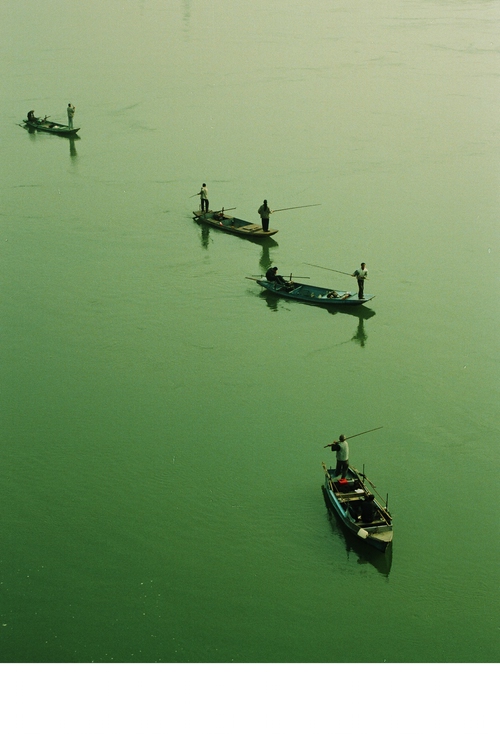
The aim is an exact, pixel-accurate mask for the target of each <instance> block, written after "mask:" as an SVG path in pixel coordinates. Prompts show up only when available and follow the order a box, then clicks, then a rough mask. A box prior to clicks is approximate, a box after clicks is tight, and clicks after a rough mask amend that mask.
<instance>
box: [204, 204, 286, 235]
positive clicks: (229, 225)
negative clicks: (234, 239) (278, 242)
mask: <svg viewBox="0 0 500 750" xmlns="http://www.w3.org/2000/svg"><path fill="white" fill-rule="evenodd" d="M193 213H194V217H193V218H194V220H195V221H197V222H199V223H200V224H206V225H207V226H209V227H215V228H216V229H222V231H223V232H229V233H230V234H237V235H238V236H239V237H248V238H250V239H262V238H263V237H271V235H273V234H276V233H277V232H278V230H277V229H269V231H267V232H264V230H263V229H262V227H261V225H260V224H252V222H250V221H245V219H237V218H236V217H235V216H228V215H227V214H225V213H224V209H222V210H221V211H193Z"/></svg>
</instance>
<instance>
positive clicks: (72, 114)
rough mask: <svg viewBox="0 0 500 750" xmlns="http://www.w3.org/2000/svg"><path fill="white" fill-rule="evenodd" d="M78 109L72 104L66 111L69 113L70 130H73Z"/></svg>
mask: <svg viewBox="0 0 500 750" xmlns="http://www.w3.org/2000/svg"><path fill="white" fill-rule="evenodd" d="M75 110H76V107H74V106H73V105H72V104H71V103H70V104H68V109H67V110H66V111H67V113H68V128H70V129H71V130H73V117H74V114H75Z"/></svg>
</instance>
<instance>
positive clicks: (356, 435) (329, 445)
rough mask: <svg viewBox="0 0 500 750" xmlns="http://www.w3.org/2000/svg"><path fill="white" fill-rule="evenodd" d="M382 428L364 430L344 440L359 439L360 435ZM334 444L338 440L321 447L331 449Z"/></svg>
mask: <svg viewBox="0 0 500 750" xmlns="http://www.w3.org/2000/svg"><path fill="white" fill-rule="evenodd" d="M381 429H382V427H374V428H373V430H365V431H364V432H357V433H356V434H355V435H349V437H346V440H352V439H353V438H355V437H359V436H360V435H366V434H367V433H368V432H375V431H376V430H381ZM335 443H338V440H335V441H334V442H333V443H328V445H325V446H323V447H324V448H331V446H332V445H334V444H335Z"/></svg>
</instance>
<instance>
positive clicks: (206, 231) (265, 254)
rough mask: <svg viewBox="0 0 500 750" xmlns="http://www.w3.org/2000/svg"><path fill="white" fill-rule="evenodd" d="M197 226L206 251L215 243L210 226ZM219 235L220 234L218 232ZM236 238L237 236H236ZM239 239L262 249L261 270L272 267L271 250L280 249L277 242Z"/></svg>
mask: <svg viewBox="0 0 500 750" xmlns="http://www.w3.org/2000/svg"><path fill="white" fill-rule="evenodd" d="M195 223H196V224H197V226H198V227H199V229H200V230H201V231H200V241H201V246H202V247H203V248H204V249H207V247H208V245H209V244H210V242H213V241H214V240H213V238H211V237H210V226H209V225H208V224H203V223H201V222H200V223H198V222H195ZM216 234H218V232H216ZM235 236H236V235H235ZM237 239H239V240H241V239H243V240H247V241H248V240H250V243H251V244H252V245H260V247H261V248H262V255H261V257H260V260H259V263H260V266H261V268H262V269H263V270H264V273H265V271H267V269H268V268H269V266H270V265H271V261H270V260H269V249H270V248H271V247H278V243H277V242H276V240H273V238H272V237H260V238H259V237H237ZM242 247H244V245H242Z"/></svg>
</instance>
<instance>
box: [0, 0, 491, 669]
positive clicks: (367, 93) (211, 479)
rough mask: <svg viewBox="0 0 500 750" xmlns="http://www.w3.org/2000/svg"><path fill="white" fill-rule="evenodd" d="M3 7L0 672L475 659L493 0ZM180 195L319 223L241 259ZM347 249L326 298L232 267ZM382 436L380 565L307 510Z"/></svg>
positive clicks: (237, 242) (366, 461)
mask: <svg viewBox="0 0 500 750" xmlns="http://www.w3.org/2000/svg"><path fill="white" fill-rule="evenodd" d="M0 13H1V18H2V23H3V26H4V29H5V37H6V39H7V40H8V41H7V42H6V43H5V44H4V46H3V48H2V51H1V52H0V61H1V62H0V65H1V71H2V82H3V92H4V94H3V102H4V106H3V110H2V111H3V116H2V121H1V128H0V149H1V154H0V157H1V162H2V174H3V179H2V181H1V187H0V196H1V209H0V213H1V215H2V231H1V234H0V241H1V250H2V253H1V275H0V278H1V296H0V301H1V337H2V339H1V341H2V354H3V356H2V359H1V365H0V366H1V381H0V382H1V385H2V387H1V391H0V398H1V412H2V426H3V429H2V431H1V437H2V446H1V471H0V481H1V490H2V504H1V508H2V513H1V523H0V585H1V587H0V624H1V626H2V627H1V630H0V649H1V651H0V654H1V659H2V660H3V661H4V662H6V661H9V662H10V661H14V662H24V661H30V662H33V661H34V662H61V661H64V662H82V661H101V662H108V661H123V662H134V661H148V662H152V661H165V662H177V661H178V662H186V661H195V662H220V661H224V662H226V661H239V662H251V661H258V662H268V661H272V662H300V661H309V662H373V661H393V662H415V661H417V662H421V661H426V662H433V661H440V662H442V661H446V662H449V661H474V662H483V661H497V660H498V658H499V655H500V648H499V629H498V622H499V606H498V586H499V569H498V551H497V548H498V544H497V541H496V540H497V536H498V532H499V511H498V507H499V506H498V501H497V499H496V493H495V491H494V487H495V480H496V476H497V468H496V465H497V457H498V447H499V446H498V442H499V441H498V417H499V415H498V404H499V400H498V396H499V393H498V383H499V354H498V352H499V347H498V343H499V341H498V308H499V305H498V277H499V252H500V243H499V220H498V166H499V156H500V154H499V151H500V149H499V145H500V129H499V125H498V123H499V120H500V117H499V116H500V106H499V104H498V102H499V93H500V91H499V83H500V46H499V42H498V39H499V38H500V37H499V33H500V14H499V11H498V4H497V3H494V2H479V1H476V2H466V1H464V2H460V1H456V2H446V1H445V0H443V1H442V2H438V1H437V0H434V1H429V2H426V1H425V0H415V2H411V1H410V2H405V3H401V2H396V0H389V1H388V2H387V3H383V4H380V3H372V2H369V0H359V2H356V3H347V2H327V0H313V1H312V4H311V3H309V4H308V5H307V6H303V7H302V6H300V5H299V4H298V3H295V2H290V0H288V1H287V0H277V2H275V3H273V4H272V5H271V6H270V5H269V3H264V2H262V0H254V2H252V3H250V2H240V3H238V4H228V3H224V2H222V0H213V2H211V3H210V4H207V3H200V2H195V0H176V1H175V2H169V3H164V2H160V0H135V1H132V2H129V3H122V2H117V1H116V0H110V1H109V2H107V3H105V4H102V3H98V2H95V0H91V1H90V2H88V3H85V4H83V5H82V4H81V3H75V2H65V3H53V4H51V5H50V6H47V5H44V6H43V7H41V6H36V5H33V3H30V2H27V1H26V0H21V1H20V2H16V3H14V2H12V1H11V0H6V2H5V3H4V5H3V8H2V10H1V11H0ZM69 101H71V102H72V103H74V104H75V106H76V116H75V125H77V126H79V127H81V130H80V133H79V135H80V136H81V138H80V139H76V140H73V141H68V140H65V139H62V138H56V137H55V136H49V135H45V134H40V133H36V134H33V135H30V134H29V133H27V132H26V131H24V130H22V129H20V128H19V127H18V126H17V124H18V123H19V122H21V120H22V118H23V117H24V116H25V114H26V112H27V111H28V110H29V109H33V108H34V109H35V112H36V114H37V115H40V116H43V115H45V114H47V115H49V116H50V117H51V118H52V119H54V120H56V121H62V122H64V121H65V110H66V105H67V103H68V102H69ZM202 182H207V184H208V187H209V194H210V200H211V205H212V207H214V208H220V207H221V206H226V207H229V206H235V207H236V209H235V211H234V213H235V214H236V215H237V216H241V217H243V218H246V219H249V220H251V221H256V220H257V208H258V206H259V205H260V203H261V202H262V199H263V198H267V199H268V201H269V203H270V205H271V207H272V208H282V207H287V206H296V205H302V204H309V203H321V206H319V207H315V208H309V209H305V210H302V211H298V210H297V211H289V212H282V213H277V214H276V215H275V216H273V217H272V220H271V225H272V226H275V227H276V228H277V229H278V230H279V233H278V234H277V235H276V236H275V238H274V239H275V241H273V242H270V243H269V244H267V245H264V246H263V245H259V244H256V243H252V242H249V241H245V240H242V239H239V238H237V237H232V236H229V235H224V234H222V233H217V232H216V231H213V230H203V229H202V228H200V227H199V226H197V225H196V224H195V223H194V222H193V221H192V219H191V216H192V211H193V210H195V209H196V208H197V199H196V198H190V197H189V196H191V195H193V193H196V192H197V191H198V190H199V189H200V185H201V183H202ZM362 260H363V261H366V263H367V265H368V268H369V271H370V279H369V281H368V282H367V291H369V292H370V293H371V294H375V295H376V298H375V300H373V302H372V303H370V305H369V308H368V307H367V308H364V309H361V310H357V311H355V312H352V313H346V312H335V311H328V310H325V309H319V308H315V307H313V306H307V305H301V304H299V303H293V302H289V301H287V300H279V299H275V298H272V297H268V296H266V294H265V293H264V292H262V291H261V290H260V288H259V287H258V286H257V285H256V284H253V283H252V282H251V281H248V280H246V279H245V277H246V276H249V275H251V274H258V273H260V272H261V271H263V270H265V269H266V268H267V266H268V265H269V264H270V263H273V264H275V265H278V266H279V269H280V271H281V272H283V273H290V272H293V273H294V274H296V275H304V276H306V275H310V276H311V278H312V281H313V283H317V284H321V285H324V286H336V287H337V288H340V289H343V288H347V289H351V290H352V289H354V285H353V283H352V282H353V281H354V280H351V279H349V278H348V277H346V276H341V275H338V274H333V273H331V272H328V271H322V270H320V269H314V268H311V267H309V266H306V265H304V263H306V262H307V263H314V264H317V265H322V266H327V267H329V268H335V269H339V270H343V271H344V272H349V273H351V272H352V271H353V270H354V269H355V268H356V267H357V266H358V265H359V263H360V261H362ZM345 284H347V286H344V285H345ZM380 425H383V427H384V429H383V430H380V431H378V432H375V433H372V434H371V435H366V436H363V437H360V438H357V439H356V440H353V441H352V442H351V459H352V462H353V464H354V465H355V466H357V467H358V468H362V466H363V465H364V466H365V467H366V471H367V473H368V476H369V477H370V478H371V479H372V481H373V482H374V483H375V484H376V485H377V488H378V489H379V490H380V492H381V493H382V494H383V495H384V496H385V494H386V493H389V507H390V509H391V511H392V513H393V516H394V526H395V541H394V549H393V551H392V553H391V554H388V555H386V556H381V555H379V554H377V553H371V552H370V551H369V550H367V549H365V548H364V547H363V546H362V545H360V544H358V543H357V540H355V539H352V538H350V537H348V536H346V535H345V534H344V532H343V530H342V528H340V527H339V525H338V524H337V522H336V521H335V519H334V518H331V517H330V516H329V514H328V512H327V509H326V507H325V504H324V501H323V496H322V492H321V483H322V469H321V461H323V460H326V461H329V460H330V456H331V454H329V453H328V452H327V451H326V450H324V449H323V446H324V445H325V444H326V443H327V442H331V441H332V440H333V439H335V438H336V437H337V436H338V434H339V433H340V432H345V433H347V434H354V433H358V432H361V431H363V430H367V429H370V428H374V427H378V426H380Z"/></svg>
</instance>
